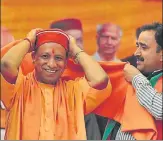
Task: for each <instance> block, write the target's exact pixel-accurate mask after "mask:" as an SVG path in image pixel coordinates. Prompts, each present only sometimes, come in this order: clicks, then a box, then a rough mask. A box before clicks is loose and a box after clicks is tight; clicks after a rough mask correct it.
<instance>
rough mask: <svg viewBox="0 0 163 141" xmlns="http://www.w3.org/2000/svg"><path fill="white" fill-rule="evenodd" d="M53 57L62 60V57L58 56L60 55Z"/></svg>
mask: <svg viewBox="0 0 163 141" xmlns="http://www.w3.org/2000/svg"><path fill="white" fill-rule="evenodd" d="M55 59H56V60H57V61H62V60H63V58H62V57H60V56H56V57H55Z"/></svg>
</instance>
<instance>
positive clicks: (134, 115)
mask: <svg viewBox="0 0 163 141" xmlns="http://www.w3.org/2000/svg"><path fill="white" fill-rule="evenodd" d="M20 41H21V40H19V41H15V42H12V43H10V44H9V45H7V46H5V47H3V48H2V49H1V57H2V56H3V55H4V54H5V53H6V52H7V51H8V50H9V49H10V48H12V47H13V46H14V45H15V44H17V43H19V42H20ZM99 63H100V65H101V66H102V68H103V69H104V70H105V71H106V72H107V74H108V76H109V78H110V81H111V84H112V94H111V96H110V97H109V98H108V99H106V100H105V101H104V102H103V103H102V104H101V105H100V106H99V107H98V108H97V109H96V110H95V111H94V113H96V114H98V115H101V116H105V117H108V118H112V119H114V120H116V121H119V122H120V123H121V124H122V131H126V132H130V133H131V134H132V135H133V136H134V137H135V138H136V139H137V140H153V139H157V130H156V125H155V122H154V119H153V117H152V116H151V115H150V114H149V113H148V112H147V110H146V109H145V108H143V107H142V106H141V105H140V104H139V103H138V101H137V98H136V94H135V90H134V88H133V87H132V86H131V84H129V83H128V82H126V80H125V78H124V74H123V68H124V65H125V63H122V62H118V63H115V62H109V63H108V62H99ZM21 68H22V72H23V74H24V75H26V74H28V73H29V72H31V71H32V70H33V69H34V66H33V64H32V58H31V55H30V54H27V55H26V56H25V58H24V60H23V61H22V64H21ZM92 71H93V70H92ZM80 76H84V72H83V70H82V69H81V67H80V66H79V65H77V64H75V63H74V62H73V61H72V60H69V61H68V67H67V69H66V70H65V72H64V74H63V75H62V77H63V78H65V79H75V78H76V77H80ZM1 85H2V84H1ZM1 88H2V89H4V90H3V91H2V90H1V92H5V94H10V92H11V91H10V90H8V89H6V88H5V85H3V87H1Z"/></svg>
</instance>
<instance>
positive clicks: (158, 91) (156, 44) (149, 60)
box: [115, 23, 163, 140]
mask: <svg viewBox="0 0 163 141" xmlns="http://www.w3.org/2000/svg"><path fill="white" fill-rule="evenodd" d="M162 28H163V25H162V24H161V23H153V24H148V25H143V26H142V27H140V28H138V29H137V33H138V34H137V35H138V39H137V42H136V45H137V50H136V52H135V56H136V57H137V69H136V68H135V67H133V66H132V65H126V66H125V68H124V74H125V77H126V80H127V81H129V82H131V83H132V85H133V87H134V88H135V90H136V96H137V98H138V101H139V103H140V105H142V106H143V107H144V108H145V109H146V110H147V111H148V112H149V113H150V114H151V115H152V116H153V117H154V119H155V124H156V128H157V131H158V137H157V139H158V140H162V139H163V137H162V117H163V111H162V109H163V106H162V78H163V77H162V76H163V70H162V62H163V58H162V56H163V38H162V37H163V36H162V32H163V29H162ZM142 73H143V74H149V75H148V77H147V78H146V77H145V76H144V75H143V74H142ZM115 139H116V140H136V139H135V138H134V137H133V136H132V135H131V134H130V133H129V132H122V131H121V128H119V130H118V132H117V134H116V137H115Z"/></svg>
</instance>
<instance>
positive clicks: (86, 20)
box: [1, 0, 162, 58]
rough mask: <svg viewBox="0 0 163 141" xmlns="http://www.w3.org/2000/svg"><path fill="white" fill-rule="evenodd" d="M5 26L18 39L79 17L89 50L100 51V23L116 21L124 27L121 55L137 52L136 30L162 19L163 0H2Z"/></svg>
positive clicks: (87, 49) (2, 16) (86, 47)
mask: <svg viewBox="0 0 163 141" xmlns="http://www.w3.org/2000/svg"><path fill="white" fill-rule="evenodd" d="M1 7H2V15H1V22H2V23H1V25H2V26H5V27H7V28H8V29H10V30H11V32H12V34H13V35H14V37H15V38H16V39H19V38H24V37H25V35H26V34H27V33H28V32H29V31H30V30H31V29H32V28H36V27H40V28H48V27H49V24H50V23H51V22H52V21H54V20H59V19H63V18H79V19H80V20H81V22H82V23H83V28H84V46H85V50H86V52H88V53H89V54H93V53H94V52H95V51H96V38H95V35H96V25H97V24H100V23H107V22H112V23H116V24H118V25H119V26H121V27H122V29H123V37H122V41H121V47H120V48H119V51H118V53H117V55H118V57H119V58H123V57H125V56H128V55H131V54H132V53H133V52H134V51H135V49H136V48H135V29H136V28H137V27H138V26H141V25H143V24H146V23H151V22H153V21H160V22H162V0H27V1H24V0H13V1H11V0H2V1H1Z"/></svg>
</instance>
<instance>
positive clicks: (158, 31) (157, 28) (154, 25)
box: [136, 22, 163, 52]
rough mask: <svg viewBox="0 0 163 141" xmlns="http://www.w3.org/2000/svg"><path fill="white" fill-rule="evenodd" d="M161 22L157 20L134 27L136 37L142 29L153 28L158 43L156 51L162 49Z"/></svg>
mask: <svg viewBox="0 0 163 141" xmlns="http://www.w3.org/2000/svg"><path fill="white" fill-rule="evenodd" d="M162 26H163V25H162V24H161V23H159V22H154V23H152V24H146V25H143V26H141V27H139V28H137V29H136V38H137V39H138V38H139V35H140V33H141V32H143V31H148V30H153V31H155V32H156V33H155V40H156V42H157V44H158V47H157V52H159V51H160V50H161V49H163V39H162V38H163V37H162V32H163V31H162Z"/></svg>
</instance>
